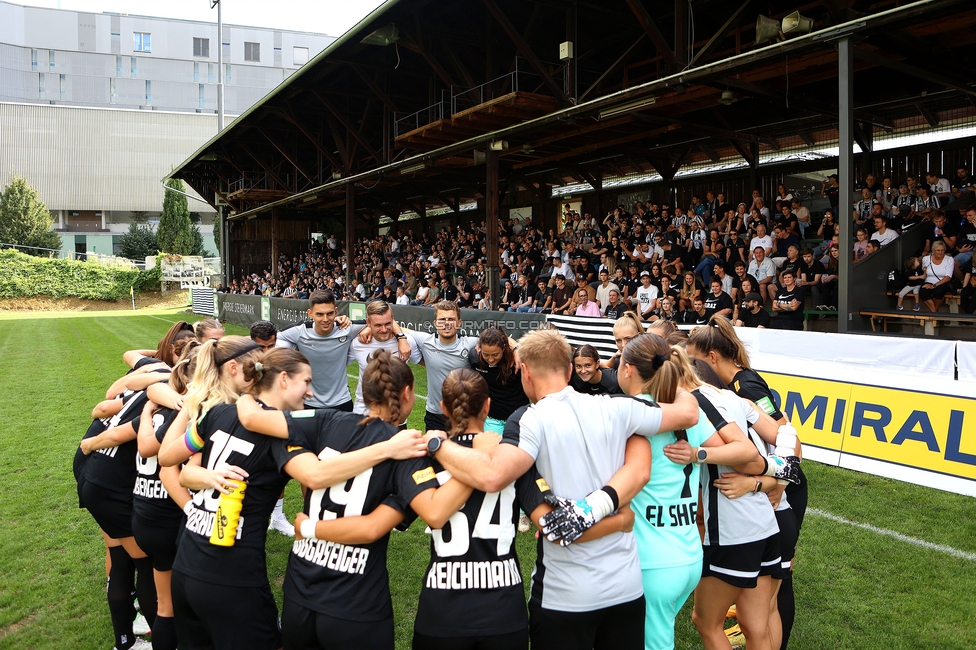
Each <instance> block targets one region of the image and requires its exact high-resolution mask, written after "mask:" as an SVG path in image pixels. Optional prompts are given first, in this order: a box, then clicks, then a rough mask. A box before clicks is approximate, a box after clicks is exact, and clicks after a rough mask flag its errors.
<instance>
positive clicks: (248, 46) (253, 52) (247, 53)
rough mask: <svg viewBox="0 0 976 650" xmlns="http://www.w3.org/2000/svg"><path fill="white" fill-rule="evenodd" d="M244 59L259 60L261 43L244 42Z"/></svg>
mask: <svg viewBox="0 0 976 650" xmlns="http://www.w3.org/2000/svg"><path fill="white" fill-rule="evenodd" d="M244 60H245V61H257V62H260V61H261V44H260V43H246V42H245V43H244Z"/></svg>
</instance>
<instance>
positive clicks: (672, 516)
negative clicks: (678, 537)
mask: <svg viewBox="0 0 976 650" xmlns="http://www.w3.org/2000/svg"><path fill="white" fill-rule="evenodd" d="M665 513H666V514H665ZM697 514H698V503H697V502H695V501H692V502H690V503H672V504H671V505H670V506H663V505H660V506H657V505H649V506H647V508H646V509H645V510H644V518H645V519H647V521H648V523H650V524H651V525H652V526H654V527H655V528H676V527H678V526H692V525H694V523H695V516H696V515H697ZM665 517H667V518H665Z"/></svg>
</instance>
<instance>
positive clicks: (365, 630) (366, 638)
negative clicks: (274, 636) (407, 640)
mask: <svg viewBox="0 0 976 650" xmlns="http://www.w3.org/2000/svg"><path fill="white" fill-rule="evenodd" d="M281 628H282V630H283V636H284V641H285V648H287V650H319V649H320V648H321V649H323V650H359V649H360V648H369V649H370V650H373V649H374V648H376V649H377V650H385V649H387V648H389V649H390V650H392V648H393V643H394V634H393V617H392V616H391V617H390V618H388V619H386V620H385V621H350V620H348V619H344V618H335V617H333V616H329V615H328V614H322V613H321V612H316V611H313V610H311V609H308V608H307V607H305V606H304V605H299V604H298V603H296V602H295V601H294V600H291V599H289V598H288V597H287V596H285V599H284V603H283V604H282V606H281ZM180 650H183V637H182V636H181V637H180Z"/></svg>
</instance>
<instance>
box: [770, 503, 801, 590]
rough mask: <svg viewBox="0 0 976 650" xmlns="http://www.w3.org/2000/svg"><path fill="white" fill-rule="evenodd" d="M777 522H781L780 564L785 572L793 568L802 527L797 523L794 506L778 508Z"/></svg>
mask: <svg viewBox="0 0 976 650" xmlns="http://www.w3.org/2000/svg"><path fill="white" fill-rule="evenodd" d="M776 523H778V524H779V549H780V552H781V561H780V566H781V567H782V569H783V573H784V574H785V573H789V572H791V571H792V570H793V556H794V555H795V554H796V541H797V539H798V538H799V536H800V529H799V528H798V527H797V525H796V514H795V513H794V512H793V509H792V508H787V509H786V510H777V511H776Z"/></svg>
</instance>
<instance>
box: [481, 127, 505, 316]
mask: <svg viewBox="0 0 976 650" xmlns="http://www.w3.org/2000/svg"><path fill="white" fill-rule="evenodd" d="M485 168H486V177H485V226H486V227H487V230H488V232H487V233H486V234H485V239H486V240H487V244H488V278H487V279H488V293H489V294H490V295H491V304H492V306H493V307H494V308H495V309H497V308H498V296H499V295H500V294H501V291H500V290H499V289H500V287H499V286H498V276H499V275H500V273H501V269H500V268H498V261H499V259H498V258H499V250H498V152H497V151H494V150H492V148H491V145H489V146H488V150H487V151H486V152H485Z"/></svg>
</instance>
